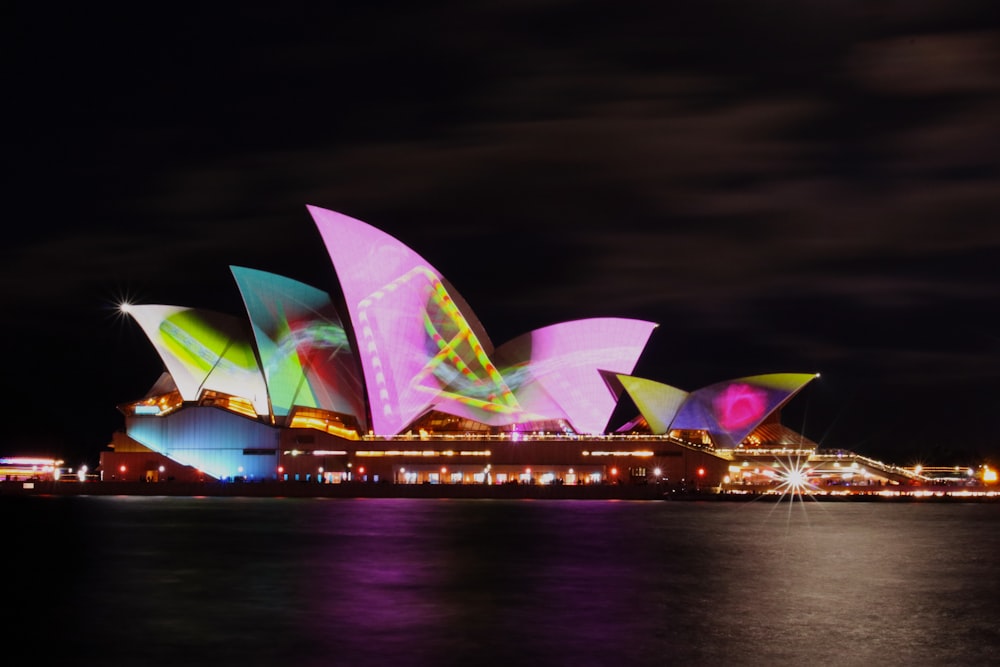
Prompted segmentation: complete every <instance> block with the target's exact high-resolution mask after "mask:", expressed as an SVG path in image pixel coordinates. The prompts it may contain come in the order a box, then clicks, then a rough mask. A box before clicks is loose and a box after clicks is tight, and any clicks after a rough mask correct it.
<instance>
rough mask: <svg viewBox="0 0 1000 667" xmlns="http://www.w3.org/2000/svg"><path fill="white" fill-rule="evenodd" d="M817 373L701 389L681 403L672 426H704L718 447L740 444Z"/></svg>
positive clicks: (775, 375)
mask: <svg viewBox="0 0 1000 667" xmlns="http://www.w3.org/2000/svg"><path fill="white" fill-rule="evenodd" d="M816 377H817V376H816V375H815V374H812V373H771V374H767V375H754V376H749V377H744V378H738V379H735V380H727V381H725V382H719V383H717V384H713V385H710V386H708V387H704V388H702V389H698V390H697V391H695V392H692V393H691V395H690V396H689V397H688V399H687V400H686V401H685V402H684V405H683V406H681V409H680V410H679V411H678V413H677V416H676V417H675V418H674V420H673V421H672V422H671V425H670V428H671V429H681V430H705V431H708V433H709V435H710V436H711V437H712V441H713V442H714V443H715V445H716V446H717V447H727V448H728V447H737V446H738V445H739V444H740V443H741V442H743V440H744V439H745V438H746V437H747V435H749V434H750V432H751V431H752V430H753V429H755V428H756V427H757V426H758V425H759V424H760V423H761V422H762V421H764V420H765V419H766V418H767V417H768V415H770V414H771V413H772V412H774V411H775V410H777V409H778V408H780V407H781V406H782V405H784V404H785V403H786V402H787V401H788V400H789V399H791V398H792V396H794V395H795V394H796V393H798V392H799V391H800V390H801V389H802V388H803V387H804V386H805V385H806V384H808V383H809V382H810V381H811V380H813V379H815V378H816Z"/></svg>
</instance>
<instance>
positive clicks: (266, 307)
mask: <svg viewBox="0 0 1000 667" xmlns="http://www.w3.org/2000/svg"><path fill="white" fill-rule="evenodd" d="M230 270H231V271H232V273H233V277H234V278H235V280H236V283H237V286H238V287H239V290H240V294H241V295H242V296H243V303H244V305H245V306H246V309H247V315H248V316H249V318H250V322H251V324H252V325H253V334H254V339H255V341H256V343H257V350H258V352H259V354H260V359H261V367H262V369H263V372H264V380H265V382H266V383H267V389H268V393H269V395H270V400H271V409H272V411H273V413H274V414H275V415H276V416H285V415H287V414H288V413H289V412H290V410H291V409H292V407H293V406H302V407H309V408H319V409H322V410H329V411H331V412H336V413H339V414H344V415H350V416H352V417H354V418H355V419H356V420H357V422H358V424H359V425H360V426H361V428H362V429H366V428H367V420H366V418H365V409H364V402H363V390H362V387H363V384H362V382H361V371H360V369H359V368H358V365H357V363H356V361H355V359H354V354H353V352H352V350H351V345H350V342H349V340H348V337H347V332H346V331H345V330H344V325H343V323H342V322H341V320H340V316H339V314H338V313H337V311H336V308H335V307H334V305H333V303H332V301H331V300H330V295H329V294H327V293H326V292H324V291H322V290H320V289H317V288H315V287H311V286H309V285H306V284H304V283H301V282H298V281H296V280H292V279H291V278H286V277H284V276H279V275H276V274H273V273H267V272H265V271H258V270H255V269H248V268H244V267H237V266H233V267H230Z"/></svg>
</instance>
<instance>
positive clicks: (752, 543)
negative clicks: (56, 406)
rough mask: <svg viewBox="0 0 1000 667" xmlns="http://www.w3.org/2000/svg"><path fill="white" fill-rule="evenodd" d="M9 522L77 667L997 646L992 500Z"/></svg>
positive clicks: (238, 504) (140, 515) (908, 659)
mask: <svg viewBox="0 0 1000 667" xmlns="http://www.w3.org/2000/svg"><path fill="white" fill-rule="evenodd" d="M5 508H6V509H14V510H15V511H16V513H17V515H18V516H19V517H20V518H21V520H19V521H17V522H15V523H14V524H13V526H14V528H13V530H14V535H13V537H14V538H15V541H14V542H12V543H17V544H22V545H24V550H23V551H22V552H21V553H22V556H21V558H20V560H19V561H18V563H19V565H20V566H22V567H24V568H25V569H26V570H27V571H28V572H29V573H30V572H32V571H33V572H34V574H35V575H40V574H42V570H43V569H44V570H45V573H46V574H48V575H49V576H50V581H51V582H52V583H48V584H44V585H42V586H41V587H40V588H39V587H37V586H36V587H35V588H32V589H30V590H28V588H27V587H26V588H25V589H24V590H20V589H18V590H19V592H20V593H22V594H28V593H30V594H31V595H32V599H34V600H35V601H36V603H37V605H38V606H37V608H35V609H36V610H37V611H38V612H39V613H40V614H41V615H38V616H35V617H33V618H32V619H31V621H32V622H27V620H28V619H26V622H25V628H24V630H25V632H27V633H29V636H34V637H36V638H37V637H39V636H40V635H41V632H42V631H41V630H39V628H40V627H42V626H41V624H40V622H39V621H40V620H42V619H51V620H52V624H51V625H46V626H45V631H44V632H46V633H52V635H53V636H56V637H58V638H59V644H58V646H57V647H56V649H55V651H56V654H57V655H56V657H66V658H69V657H70V656H72V657H73V659H74V661H75V662H76V663H77V664H106V665H134V664H148V665H160V664H162V665H168V664H169V665H175V664H185V665H202V664H204V665H209V664H213V665H218V664H241V665H283V664H296V665H330V664H345V665H368V664H371V665H375V664H378V665H384V664H388V663H392V664H401V665H448V664H455V665H457V664H464V665H468V664H474V665H484V664H508V665H511V664H572V665H608V664H610V665H617V664H629V665H646V664H650V665H652V664H655V665H662V664H748V665H749V664H761V663H771V664H800V663H802V662H806V661H813V660H824V661H826V660H834V659H835V660H836V661H837V662H839V663H842V664H862V663H867V662H877V663H879V664H912V663H915V662H919V663H921V664H961V663H964V664H968V663H970V662H976V661H977V660H978V659H979V658H981V657H983V656H984V655H986V654H984V653H983V652H984V651H987V650H990V649H996V648H1000V635H998V630H997V627H996V626H997V624H996V619H997V618H998V612H1000V607H998V605H997V603H996V602H995V600H996V599H997V598H1000V595H998V593H1000V590H998V584H997V583H996V582H997V577H996V571H995V564H994V560H993V555H994V554H995V553H996V549H997V547H998V546H1000V538H998V535H1000V531H998V530H997V529H998V528H1000V506H997V505H987V504H968V505H963V504H954V505H919V504H903V505H896V504H884V503H842V504H840V503H806V504H798V503H797V504H795V505H790V504H787V503H785V504H780V505H779V504H774V503H766V504H765V503H699V502H679V503H664V502H652V501H636V502H621V501H620V502H615V501H593V502H587V501H493V500H479V501H476V500H461V501H456V500H376V499H364V500H333V499H237V498H197V499H181V498H159V499H156V498H141V499H137V498H32V499H26V500H24V501H23V502H20V503H18V504H17V505H16V506H14V505H12V506H11V507H9V508H7V507H5ZM46 524H49V525H62V526H64V530H63V532H62V533H61V536H60V537H59V539H52V538H50V537H47V536H46V535H47V534H46V533H43V531H42V529H41V528H39V527H38V526H42V525H46ZM31 633H34V634H31Z"/></svg>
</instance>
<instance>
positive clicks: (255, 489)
mask: <svg viewBox="0 0 1000 667" xmlns="http://www.w3.org/2000/svg"><path fill="white" fill-rule="evenodd" d="M3 496H22V497H23V496H181V497H248V498H455V499H462V498H464V499H497V500H503V499H510V500H517V499H523V500H681V501H684V500H699V501H730V502H747V501H755V500H763V501H768V500H770V501H774V500H781V499H788V498H790V497H793V496H794V497H795V498H796V499H802V500H816V501H824V502H838V501H917V502H934V501H953V502H982V501H998V500H1000V492H998V491H997V490H996V488H995V487H890V488H888V489H886V488H879V487H855V488H854V489H841V490H838V491H837V492H832V493H823V492H805V493H795V494H789V493H785V494H781V493H774V492H771V493H767V492H765V491H763V490H762V491H759V492H756V493H744V492H738V491H723V492H721V493H720V492H719V491H718V490H717V489H714V488H712V489H693V488H687V489H679V488H676V487H670V486H667V485H657V484H648V485H647V484H642V485H640V484H586V485H575V486H564V485H555V484H497V485H484V484H372V483H361V482H356V483H343V484H316V483H309V482H277V481H263V482H177V481H170V482H155V483H146V482H100V481H86V482H73V481H47V480H46V481H33V482H23V481H16V482H15V481H5V482H0V497H3Z"/></svg>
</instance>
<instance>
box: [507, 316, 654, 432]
mask: <svg viewBox="0 0 1000 667" xmlns="http://www.w3.org/2000/svg"><path fill="white" fill-rule="evenodd" d="M656 326H657V325H656V324H655V323H654V322H646V321H644V320H632V319H623V318H614V317H608V318H592V319H586V320H574V321H571V322H561V323H559V324H554V325H551V326H548V327H543V328H541V329H537V330H535V331H531V332H529V333H527V334H524V335H522V336H519V337H517V338H515V339H513V340H511V341H510V342H508V343H504V344H503V345H501V346H500V347H499V348H497V351H496V353H495V355H494V357H495V358H496V359H497V362H498V363H501V364H502V365H503V368H504V369H505V370H504V371H503V373H504V377H508V378H509V380H508V382H509V384H511V386H513V387H514V393H515V395H516V397H517V399H518V401H519V402H520V403H521V404H522V405H524V406H525V407H526V408H527V409H528V410H529V411H530V412H532V413H536V414H544V415H546V417H547V418H548V419H554V418H556V417H559V418H562V419H565V420H567V421H568V422H569V423H570V424H571V425H572V427H573V429H574V430H575V431H576V432H577V433H589V434H593V433H603V432H604V431H605V429H606V427H607V425H608V421H609V420H610V419H611V415H612V413H613V412H614V410H615V407H616V406H617V404H618V396H617V395H615V393H613V392H612V391H611V389H610V387H609V386H608V384H607V383H606V382H605V380H604V378H603V377H602V375H601V371H606V372H610V373H631V372H632V370H633V369H634V368H635V365H636V363H637V362H638V360H639V357H640V355H641V354H642V352H643V350H644V349H645V347H646V343H647V342H648V341H649V337H650V336H651V335H652V332H653V330H654V329H655V328H656Z"/></svg>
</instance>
